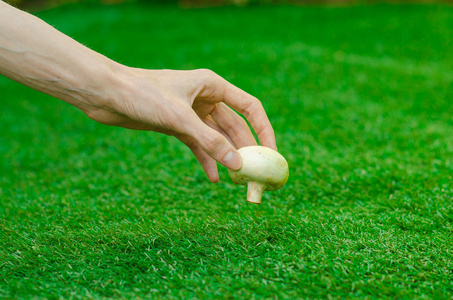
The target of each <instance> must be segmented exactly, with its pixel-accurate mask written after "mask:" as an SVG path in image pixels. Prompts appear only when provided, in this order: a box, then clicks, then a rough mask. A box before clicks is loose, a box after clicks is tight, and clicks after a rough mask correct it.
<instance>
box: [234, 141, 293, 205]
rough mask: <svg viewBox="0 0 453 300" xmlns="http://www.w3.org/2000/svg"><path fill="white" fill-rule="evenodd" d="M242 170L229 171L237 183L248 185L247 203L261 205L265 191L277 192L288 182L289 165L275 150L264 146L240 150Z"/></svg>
mask: <svg viewBox="0 0 453 300" xmlns="http://www.w3.org/2000/svg"><path fill="white" fill-rule="evenodd" d="M238 152H239V154H241V156H242V168H241V169H239V170H237V171H234V170H229V174H230V177H231V179H232V180H233V181H234V182H235V183H239V184H242V185H247V201H248V202H251V203H255V204H261V197H262V196H263V193H264V191H276V190H278V189H280V188H281V187H283V186H284V185H285V183H286V181H288V176H289V172H288V163H287V162H286V160H285V158H284V157H283V156H282V155H281V154H280V153H278V152H277V151H275V150H272V149H271V148H267V147H263V146H249V147H244V148H241V149H239V150H238Z"/></svg>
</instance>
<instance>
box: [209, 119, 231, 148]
mask: <svg viewBox="0 0 453 300" xmlns="http://www.w3.org/2000/svg"><path fill="white" fill-rule="evenodd" d="M202 121H203V122H204V123H205V124H206V125H208V126H209V127H211V128H212V129H214V130H216V131H218V132H220V133H221V134H222V135H223V136H224V137H225V138H226V139H227V140H228V142H230V144H231V145H235V146H236V148H239V147H238V146H237V145H236V144H235V143H234V142H233V140H232V138H231V137H230V136H229V135H228V134H227V133H226V132H225V131H224V130H223V129H222V128H221V127H220V126H219V124H217V122H216V121H215V120H214V119H213V118H212V117H211V116H206V117H205V118H203V119H202Z"/></svg>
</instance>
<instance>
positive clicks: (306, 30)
mask: <svg viewBox="0 0 453 300" xmlns="http://www.w3.org/2000/svg"><path fill="white" fill-rule="evenodd" d="M38 15H39V16H40V17H42V18H43V19H45V20H46V21H48V22H49V23H50V24H52V25H54V26H56V27H57V28H58V29H60V30H62V31H63V32H65V33H67V34H69V35H70V36H72V37H74V38H76V39H77V40H79V41H81V42H82V43H84V44H86V45H88V46H90V47H92V48H94V49H95V50H97V51H99V52H101V53H103V54H106V55H107V56H109V57H111V58H113V59H115V60H118V61H120V62H122V63H124V64H127V65H131V66H138V67H144V68H173V69H190V68H210V69H213V70H214V71H216V72H217V73H219V74H220V75H222V76H224V77H225V78H226V79H228V80H230V81H231V82H233V83H234V84H236V85H238V86H240V87H241V88H243V89H245V90H247V91H248V92H250V93H252V94H254V95H256V96H257V97H259V98H260V99H261V100H262V102H263V104H264V106H265V108H266V109H267V112H268V115H269V118H270V119H271V121H272V123H273V125H274V129H275V131H276V136H277V139H278V145H279V150H280V152H281V153H283V154H284V156H285V157H286V158H287V160H288V163H289V165H290V179H289V182H288V184H287V186H286V187H285V188H284V189H282V190H280V191H278V192H275V193H267V194H266V195H265V196H264V199H263V204H262V205H261V206H254V205H251V204H248V203H246V202H245V195H246V191H245V188H244V187H242V186H235V185H234V184H232V183H231V182H230V180H229V178H228V174H227V172H226V171H225V169H222V170H221V182H220V183H219V184H211V183H209V182H208V180H207V179H206V177H205V175H204V173H203V172H202V169H201V167H200V166H199V165H198V164H197V163H196V160H195V159H194V158H193V157H192V155H191V153H190V152H189V150H188V149H186V148H185V147H184V146H183V145H182V144H180V143H179V142H177V141H176V140H175V139H173V138H170V137H166V136H163V135H159V134H157V133H149V132H136V131H129V130H124V129H120V128H113V127H108V126H104V125H100V124H97V123H94V122H93V121H91V120H89V119H88V118H86V117H85V116H84V114H83V113H82V112H80V111H78V110H76V109H74V108H73V107H71V106H69V105H67V104H65V103H63V102H61V101H58V100H55V99H52V98H50V97H48V96H46V95H43V94H40V93H38V92H35V91H32V90H30V89H28V88H25V87H22V86H20V85H18V84H16V83H14V82H11V81H9V80H7V79H5V78H0V91H1V92H0V95H1V96H0V107H1V111H2V113H1V117H0V130H1V135H0V157H1V158H2V159H0V171H1V173H0V197H1V201H0V297H4V298H19V299H29V298H33V297H36V298H53V299H54V298H58V297H61V298H64V299H66V298H104V297H114V298H120V297H122V298H133V297H138V298H141V297H149V298H170V299H172V298H173V299H191V298H198V299H220V298H232V299H233V298H244V299H257V298H269V299H285V298H286V299H294V298H296V296H297V297H299V298H328V297H332V298H368V299H372V298H387V299H395V298H400V299H428V298H433V299H442V298H445V299H446V298H449V297H450V296H451V293H453V279H452V278H453V272H452V270H453V250H452V249H453V239H452V233H453V206H452V199H453V188H452V182H453V179H452V178H453V177H452V176H453V139H452V134H453V101H452V99H453V84H452V82H453V51H452V45H453V8H452V7H447V6H387V5H385V6H363V7H360V6H359V7H350V8H323V7H249V8H233V7H226V8H216V9H203V10H188V11H184V10H179V9H178V8H176V7H173V6H168V7H166V6H146V5H141V6H139V5H123V6H117V7H99V6H95V7H89V6H88V7H87V6H77V5H75V6H66V7H63V8H59V9H54V10H49V11H45V12H41V13H39V14H38Z"/></svg>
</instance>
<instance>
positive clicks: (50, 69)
mask: <svg viewBox="0 0 453 300" xmlns="http://www.w3.org/2000/svg"><path fill="white" fill-rule="evenodd" d="M119 68H120V65H119V64H117V63H115V62H113V61H112V60H110V59H108V58H106V57H105V56H102V55H100V54H99V53H96V52H94V51H92V50H90V49H88V48H87V47H85V46H83V45H81V44H80V43H78V42H76V41H75V40H73V39H71V38H70V37H68V36H66V35H64V34H62V33H61V32H59V31H58V30H56V29H54V28H53V27H51V26H50V25H48V24H47V23H45V22H44V21H42V20H40V19H38V18H36V17H34V16H32V15H30V14H27V13H25V12H22V11H20V10H18V9H16V8H14V7H11V6H9V5H7V4H6V3H4V2H2V1H1V0H0V74H2V75H5V76H7V77H9V78H11V79H13V80H15V81H17V82H19V83H22V84H25V85H27V86H29V87H31V88H33V89H36V90H39V91H41V92H44V93H47V94H49V95H51V96H54V97H56V98H59V99H61V100H63V101H66V102H68V103H70V104H72V105H74V106H77V107H79V108H80V109H82V110H83V111H85V112H87V111H89V110H90V109H92V108H93V107H102V108H108V105H109V104H108V102H109V98H110V96H109V94H108V93H109V89H108V87H109V86H112V84H115V80H116V73H117V72H118V70H119Z"/></svg>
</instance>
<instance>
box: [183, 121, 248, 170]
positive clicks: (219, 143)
mask: <svg viewBox="0 0 453 300" xmlns="http://www.w3.org/2000/svg"><path fill="white" fill-rule="evenodd" d="M196 123H197V124H196V126H193V127H192V128H193V132H191V136H192V137H193V138H195V139H196V140H197V142H198V143H199V144H200V146H201V148H203V150H204V151H205V152H206V153H207V154H208V155H209V156H211V157H212V158H213V159H215V160H216V161H217V162H219V163H220V164H221V165H223V166H225V167H227V168H228V169H231V170H239V169H240V168H241V167H242V157H241V155H240V154H239V152H237V151H236V149H235V148H234V147H233V145H231V143H230V142H229V141H228V140H227V139H226V138H225V137H224V136H223V135H222V134H220V133H219V132H218V131H216V130H214V129H212V128H210V127H209V126H207V125H206V124H205V123H203V122H202V121H201V120H200V119H198V121H197V122H196Z"/></svg>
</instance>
